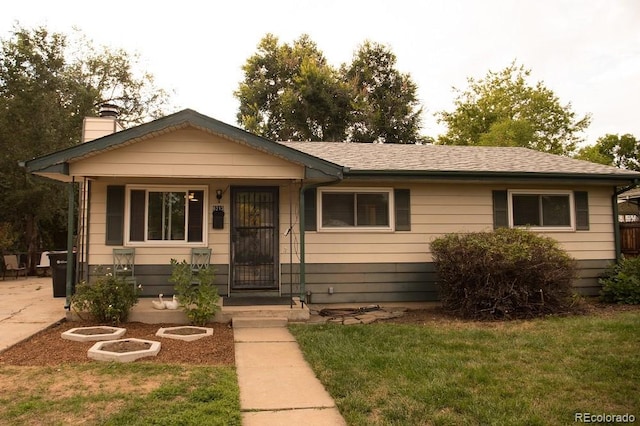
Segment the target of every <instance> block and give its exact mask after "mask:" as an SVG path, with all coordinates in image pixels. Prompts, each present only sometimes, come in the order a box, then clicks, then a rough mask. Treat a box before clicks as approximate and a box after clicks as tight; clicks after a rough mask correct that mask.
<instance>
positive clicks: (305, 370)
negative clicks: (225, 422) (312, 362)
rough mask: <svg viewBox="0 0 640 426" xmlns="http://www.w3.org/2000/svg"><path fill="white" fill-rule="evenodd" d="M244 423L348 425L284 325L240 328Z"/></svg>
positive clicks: (237, 331) (237, 332)
mask: <svg viewBox="0 0 640 426" xmlns="http://www.w3.org/2000/svg"><path fill="white" fill-rule="evenodd" d="M233 335H234V340H235V355H236V369H237V374H238V384H239V386H240V408H241V410H242V424H243V425H244V426H253V425H260V426H264V425H294V424H304V425H305V426H316V425H318V426H326V425H331V426H340V425H346V423H345V421H344V419H343V418H342V416H341V415H340V412H339V411H338V409H337V408H336V405H335V402H334V401H333V399H332V398H331V396H330V395H329V394H328V393H327V391H326V390H325V389H324V387H323V386H322V384H321V383H320V381H319V380H318V379H317V378H316V376H315V374H314V373H313V371H312V370H311V367H310V366H309V364H307V362H306V361H305V360H304V358H303V356H302V352H301V351H300V348H299V347H298V344H297V343H296V341H295V339H294V338H293V335H291V333H290V332H289V330H287V329H286V328H284V327H277V326H274V327H266V328H252V327H249V328H238V327H236V326H234V329H233Z"/></svg>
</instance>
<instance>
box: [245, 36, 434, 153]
mask: <svg viewBox="0 0 640 426" xmlns="http://www.w3.org/2000/svg"><path fill="white" fill-rule="evenodd" d="M395 62H396V57H395V55H394V54H393V53H392V52H391V51H390V50H389V49H388V48H386V47H384V46H382V45H379V44H375V43H370V42H367V43H365V44H364V45H363V46H362V47H361V48H360V49H359V50H358V52H357V53H356V54H355V55H354V60H353V63H352V64H351V65H349V66H347V65H343V66H342V67H341V68H340V69H339V70H336V69H335V68H333V67H331V66H330V65H328V64H327V61H326V59H325V57H324V55H323V53H322V52H321V51H320V50H319V49H318V47H317V46H316V44H315V43H314V42H313V41H311V39H310V38H309V36H308V35H303V36H301V37H300V38H299V39H298V40H296V41H294V43H293V45H291V46H290V45H288V44H286V43H285V44H280V43H279V41H278V39H277V38H276V37H275V36H273V35H271V34H268V35H266V36H265V37H264V38H263V39H262V40H261V41H260V43H259V45H258V51H257V52H256V53H255V54H254V55H252V56H251V57H250V58H249V59H247V62H246V63H245V64H244V66H243V67H242V69H243V71H244V75H245V77H244V80H243V81H242V82H241V83H240V85H239V87H238V89H237V90H236V92H235V96H236V97H237V98H238V99H239V100H240V109H239V112H238V115H237V118H238V123H240V125H242V126H243V127H244V128H245V129H247V130H249V131H251V132H254V133H257V134H259V135H261V136H264V137H266V138H270V139H275V140H289V139H290V140H304V141H316V140H323V141H339V140H347V139H348V140H353V141H356V142H373V141H383V142H390V143H391V142H415V141H417V140H418V138H419V136H418V131H419V126H420V113H421V110H420V109H419V108H418V102H417V99H416V86H415V84H414V83H413V82H412V81H411V79H410V77H409V76H408V75H405V74H401V73H399V72H398V71H397V70H396V69H395V68H394V67H395Z"/></svg>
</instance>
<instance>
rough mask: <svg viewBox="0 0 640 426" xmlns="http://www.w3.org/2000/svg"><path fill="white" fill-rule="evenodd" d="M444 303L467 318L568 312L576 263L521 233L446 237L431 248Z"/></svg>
mask: <svg viewBox="0 0 640 426" xmlns="http://www.w3.org/2000/svg"><path fill="white" fill-rule="evenodd" d="M431 249H432V252H433V256H434V260H435V262H436V267H437V271H438V275H439V284H440V291H441V299H442V302H443V304H444V306H445V308H447V309H448V310H450V311H452V312H454V313H456V314H457V315H460V316H462V317H465V318H477V319H489V318H523V317H534V316H541V315H546V314H551V313H559V312H565V311H566V310H567V309H568V308H570V306H571V303H572V300H573V298H572V295H573V292H572V281H573V279H574V278H575V271H576V270H575V262H574V260H573V259H572V258H571V257H570V256H569V255H568V254H567V253H566V252H565V251H563V250H562V249H561V248H560V247H559V246H558V243H557V242H556V241H555V240H553V239H551V238H547V237H543V236H540V235H537V234H534V233H533V232H530V231H526V230H522V229H507V228H503V229H498V230H496V231H494V232H478V233H469V234H448V235H445V236H443V237H441V238H438V239H436V240H434V241H433V242H432V243H431Z"/></svg>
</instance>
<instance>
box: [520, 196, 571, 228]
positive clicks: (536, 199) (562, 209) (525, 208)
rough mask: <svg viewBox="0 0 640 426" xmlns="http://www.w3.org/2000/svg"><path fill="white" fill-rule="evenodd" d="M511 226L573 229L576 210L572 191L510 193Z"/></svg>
mask: <svg viewBox="0 0 640 426" xmlns="http://www.w3.org/2000/svg"><path fill="white" fill-rule="evenodd" d="M508 201H509V207H510V209H509V210H510V213H511V214H510V215H509V220H510V222H511V223H510V226H523V227H535V228H549V229H573V228H574V219H573V218H574V211H573V205H574V203H573V194H572V193H571V192H560V191H558V192H555V191H553V192H549V193H535V192H528V191H526V192H520V191H511V192H510V193H509V200H508Z"/></svg>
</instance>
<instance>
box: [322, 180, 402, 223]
mask: <svg viewBox="0 0 640 426" xmlns="http://www.w3.org/2000/svg"><path fill="white" fill-rule="evenodd" d="M318 202H319V205H320V208H319V209H318V214H319V217H318V219H319V220H318V223H320V225H321V226H320V229H323V230H329V229H331V230H348V229H362V228H366V229H371V230H391V229H392V225H391V224H392V223H394V220H393V217H392V216H393V209H392V208H391V206H392V205H393V190H392V189H378V188H376V189H360V188H358V189H322V190H319V191H318Z"/></svg>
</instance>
